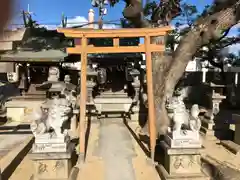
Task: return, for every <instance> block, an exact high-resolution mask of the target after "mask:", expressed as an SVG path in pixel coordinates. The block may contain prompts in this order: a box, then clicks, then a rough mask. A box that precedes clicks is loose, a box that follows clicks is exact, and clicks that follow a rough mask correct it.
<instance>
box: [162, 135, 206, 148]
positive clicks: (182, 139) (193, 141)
mask: <svg viewBox="0 0 240 180" xmlns="http://www.w3.org/2000/svg"><path fill="white" fill-rule="evenodd" d="M175 136H176V135H175ZM165 141H166V143H167V144H168V145H169V146H170V147H171V148H183V147H185V148H201V147H202V142H201V139H200V137H199V133H198V132H197V134H195V137H194V134H193V135H192V136H191V135H190V136H176V137H174V134H172V135H167V136H166V137H165Z"/></svg>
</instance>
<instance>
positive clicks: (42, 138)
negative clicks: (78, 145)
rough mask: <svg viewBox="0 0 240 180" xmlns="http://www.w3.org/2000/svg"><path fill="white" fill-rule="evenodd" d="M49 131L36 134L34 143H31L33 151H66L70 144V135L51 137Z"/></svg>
mask: <svg viewBox="0 0 240 180" xmlns="http://www.w3.org/2000/svg"><path fill="white" fill-rule="evenodd" d="M51 136H52V135H51V134H50V133H46V134H42V135H37V136H36V137H35V143H34V144H33V148H32V151H33V152H34V153H54V152H67V150H68V146H69V145H70V143H69V142H70V137H69V136H68V135H67V136H64V135H63V136H61V137H51Z"/></svg>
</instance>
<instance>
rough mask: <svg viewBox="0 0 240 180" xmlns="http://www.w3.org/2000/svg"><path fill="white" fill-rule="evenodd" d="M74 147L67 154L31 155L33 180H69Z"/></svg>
mask: <svg viewBox="0 0 240 180" xmlns="http://www.w3.org/2000/svg"><path fill="white" fill-rule="evenodd" d="M73 150H74V146H73V145H72V146H71V148H69V149H68V151H67V152H65V153H61V152H55V153H30V157H31V159H32V161H33V166H34V173H33V178H32V179H33V180H67V179H69V176H70V172H71V169H72V159H71V158H72V154H73Z"/></svg>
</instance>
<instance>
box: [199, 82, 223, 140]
mask: <svg viewBox="0 0 240 180" xmlns="http://www.w3.org/2000/svg"><path fill="white" fill-rule="evenodd" d="M210 87H211V88H212V93H211V94H210V95H209V100H210V102H211V110H210V111H209V112H207V113H206V114H205V116H204V119H202V127H201V134H202V135H203V136H204V138H205V139H208V140H212V141H214V142H219V140H218V139H217V137H216V136H215V131H217V128H216V126H215V117H216V115H217V114H218V113H219V111H220V108H219V106H220V104H221V102H222V101H223V100H224V99H226V96H224V95H221V94H220V93H217V92H216V90H217V89H222V88H224V87H225V85H216V84H214V83H210ZM219 130H220V131H221V129H219ZM223 130H224V129H223Z"/></svg>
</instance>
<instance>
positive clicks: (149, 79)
mask: <svg viewBox="0 0 240 180" xmlns="http://www.w3.org/2000/svg"><path fill="white" fill-rule="evenodd" d="M150 44H151V43H150V37H149V36H145V52H146V71H147V94H148V123H149V124H148V126H149V127H148V128H149V135H150V151H151V158H152V160H153V161H154V155H155V146H156V127H155V126H156V123H155V121H156V119H155V107H154V97H153V77H152V52H151V49H150Z"/></svg>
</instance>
